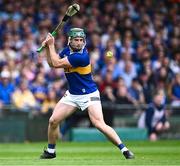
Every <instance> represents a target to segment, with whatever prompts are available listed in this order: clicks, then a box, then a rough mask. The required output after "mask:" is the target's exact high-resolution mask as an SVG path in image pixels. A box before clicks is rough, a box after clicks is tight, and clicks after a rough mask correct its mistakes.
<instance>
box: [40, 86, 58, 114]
mask: <svg viewBox="0 0 180 166" xmlns="http://www.w3.org/2000/svg"><path fill="white" fill-rule="evenodd" d="M56 102H57V98H56V92H55V91H54V90H53V89H50V90H49V91H48V93H47V96H46V99H45V100H44V101H43V103H42V109H41V113H42V114H44V115H51V114H52V111H53V109H54V107H55V105H56Z"/></svg>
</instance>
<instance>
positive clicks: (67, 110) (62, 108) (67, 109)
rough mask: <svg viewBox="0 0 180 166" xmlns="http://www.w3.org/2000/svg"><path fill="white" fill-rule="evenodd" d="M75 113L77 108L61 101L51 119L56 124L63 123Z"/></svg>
mask: <svg viewBox="0 0 180 166" xmlns="http://www.w3.org/2000/svg"><path fill="white" fill-rule="evenodd" d="M75 111H76V107H74V106H72V105H68V104H65V103H62V102H61V101H59V102H58V103H57V104H56V106H55V108H54V111H53V113H52V115H51V118H50V119H53V120H55V121H56V122H61V121H63V120H64V119H65V118H67V117H68V116H70V115H71V114H72V113H73V112H75Z"/></svg>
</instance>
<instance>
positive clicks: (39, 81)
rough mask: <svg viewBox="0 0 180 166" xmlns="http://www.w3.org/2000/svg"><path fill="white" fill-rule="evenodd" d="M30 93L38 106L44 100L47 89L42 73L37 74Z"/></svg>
mask: <svg viewBox="0 0 180 166" xmlns="http://www.w3.org/2000/svg"><path fill="white" fill-rule="evenodd" d="M31 91H32V92H33V95H34V96H35V98H36V101H37V102H38V104H39V107H40V105H41V104H42V103H43V101H44V100H45V98H46V95H47V88H46V87H45V79H44V75H43V74H42V73H39V74H37V76H36V79H35V81H34V82H33V84H32V87H31Z"/></svg>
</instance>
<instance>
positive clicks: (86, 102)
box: [60, 90, 101, 111]
mask: <svg viewBox="0 0 180 166" xmlns="http://www.w3.org/2000/svg"><path fill="white" fill-rule="evenodd" d="M60 102H61V103H64V104H68V105H72V106H74V107H77V108H80V109H81V110H82V111H84V110H85V109H86V108H88V107H89V106H90V105H93V104H97V102H98V103H100V102H101V101H100V94H99V91H98V90H97V91H95V92H93V93H90V94H85V95H72V94H70V93H69V91H68V90H67V91H66V93H65V95H64V96H63V97H62V98H61V100H60Z"/></svg>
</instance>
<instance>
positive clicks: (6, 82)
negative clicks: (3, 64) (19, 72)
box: [0, 69, 15, 108]
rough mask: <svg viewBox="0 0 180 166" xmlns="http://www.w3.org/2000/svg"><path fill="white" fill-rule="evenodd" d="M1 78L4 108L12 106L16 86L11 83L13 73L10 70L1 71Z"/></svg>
mask: <svg viewBox="0 0 180 166" xmlns="http://www.w3.org/2000/svg"><path fill="white" fill-rule="evenodd" d="M0 76H1V80H0V107H1V108H3V107H4V106H6V105H8V106H9V105H10V104H11V96H12V93H13V92H14V89H15V86H14V85H13V83H12V82H11V73H10V72H9V71H8V70H6V69H4V70H3V71H1V73H0Z"/></svg>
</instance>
